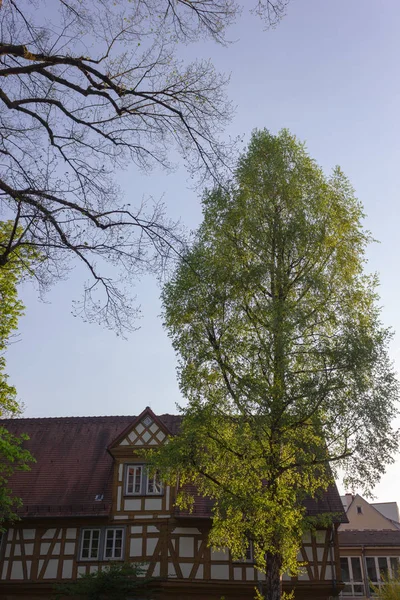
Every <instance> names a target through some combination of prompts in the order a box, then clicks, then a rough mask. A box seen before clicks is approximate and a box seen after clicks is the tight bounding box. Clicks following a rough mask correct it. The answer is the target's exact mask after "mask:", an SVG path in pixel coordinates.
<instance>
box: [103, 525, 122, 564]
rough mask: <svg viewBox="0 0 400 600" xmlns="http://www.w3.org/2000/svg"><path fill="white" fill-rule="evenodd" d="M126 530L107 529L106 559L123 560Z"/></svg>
mask: <svg viewBox="0 0 400 600" xmlns="http://www.w3.org/2000/svg"><path fill="white" fill-rule="evenodd" d="M123 538H124V530H123V529H122V528H121V529H120V528H113V529H106V535H105V546H104V558H105V559H106V560H109V559H111V560H118V559H119V558H122V542H123Z"/></svg>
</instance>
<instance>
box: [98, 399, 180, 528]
mask: <svg viewBox="0 0 400 600" xmlns="http://www.w3.org/2000/svg"><path fill="white" fill-rule="evenodd" d="M170 435H171V432H170V431H169V429H168V428H167V427H166V425H165V424H164V423H163V421H162V417H161V418H159V417H157V416H156V415H155V414H154V413H153V411H152V410H151V408H149V407H147V408H145V410H144V411H143V412H142V413H141V414H140V415H139V416H138V417H136V418H135V419H134V420H133V421H132V423H130V424H129V425H128V427H126V428H125V429H124V431H122V432H121V434H120V435H119V436H118V437H117V438H116V439H115V440H114V441H113V442H112V443H111V444H110V445H109V447H108V451H109V452H110V454H111V455H112V456H113V457H114V460H115V466H114V469H115V470H114V490H115V491H114V493H113V498H114V501H113V510H112V512H113V518H114V519H118V520H124V519H128V518H133V519H142V518H152V519H153V518H158V517H161V516H162V517H163V518H165V517H169V516H170V513H169V511H170V508H171V490H170V488H169V486H164V485H163V482H162V481H161V480H160V477H159V475H158V473H157V472H156V473H151V472H149V470H148V469H147V465H146V459H145V456H143V454H142V453H141V452H140V450H149V449H152V448H156V447H157V446H159V445H160V444H165V443H167V442H168V437H169V436H170Z"/></svg>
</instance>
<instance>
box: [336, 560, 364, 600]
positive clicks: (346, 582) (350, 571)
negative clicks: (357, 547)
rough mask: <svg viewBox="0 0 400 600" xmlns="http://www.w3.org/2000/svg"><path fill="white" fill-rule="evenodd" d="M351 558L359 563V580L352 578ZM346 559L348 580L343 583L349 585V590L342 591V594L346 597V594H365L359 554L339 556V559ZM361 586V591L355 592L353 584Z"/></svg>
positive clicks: (362, 567)
mask: <svg viewBox="0 0 400 600" xmlns="http://www.w3.org/2000/svg"><path fill="white" fill-rule="evenodd" d="M352 558H356V559H357V560H358V561H359V563H360V568H361V580H360V581H359V580H358V579H357V581H355V580H354V575H353V565H352V560H351V559H352ZM344 559H347V565H348V569H349V575H350V581H343V583H344V584H345V585H346V586H349V587H351V591H348V592H347V591H346V592H344V591H343V592H342V596H344V597H346V596H351V597H352V596H359V597H360V598H362V597H363V596H365V582H364V566H363V561H362V558H361V556H341V557H340V560H344ZM355 585H357V586H362V590H361V592H355V591H354V586H355Z"/></svg>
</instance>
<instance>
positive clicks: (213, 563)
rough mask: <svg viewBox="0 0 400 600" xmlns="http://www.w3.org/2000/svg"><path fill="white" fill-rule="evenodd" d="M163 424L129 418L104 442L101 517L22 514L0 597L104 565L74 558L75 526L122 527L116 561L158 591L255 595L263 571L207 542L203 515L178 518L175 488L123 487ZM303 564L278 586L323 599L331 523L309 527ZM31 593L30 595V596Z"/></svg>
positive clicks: (334, 563)
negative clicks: (109, 459)
mask: <svg viewBox="0 0 400 600" xmlns="http://www.w3.org/2000/svg"><path fill="white" fill-rule="evenodd" d="M166 439H167V435H166V431H165V429H164V428H163V426H162V425H161V424H160V423H158V422H156V421H155V419H154V418H152V419H146V417H144V418H143V421H141V422H139V423H135V424H133V426H132V427H131V428H130V429H128V430H126V431H124V432H123V434H121V436H120V438H119V439H118V440H116V442H115V444H114V445H113V446H112V447H111V448H110V449H109V451H110V452H111V454H112V456H113V458H114V473H113V484H112V485H113V494H112V508H111V512H110V515H109V517H107V518H105V517H104V518H102V519H101V518H89V517H86V518H83V517H82V518H80V519H76V518H75V519H74V518H67V517H66V518H64V519H62V518H59V519H58V520H57V519H55V520H50V519H47V520H44V519H42V520H39V519H31V520H24V521H21V522H19V523H18V524H16V525H15V526H14V527H11V528H10V529H9V530H8V531H7V533H6V534H5V536H4V540H3V543H2V548H1V551H0V597H1V598H2V600H3V599H4V600H12V599H14V598H19V599H21V598H34V597H41V598H46V597H47V598H49V597H51V595H52V592H53V587H54V584H55V583H57V582H60V581H72V580H75V579H77V578H78V577H79V576H81V575H83V574H86V573H93V572H95V571H97V570H99V569H103V568H104V567H105V566H106V565H107V564H108V561H107V560H105V559H104V553H103V552H102V553H101V554H100V555H99V557H98V558H96V559H92V560H89V559H82V558H81V543H82V532H83V530H84V529H90V528H101V529H102V530H103V528H110V527H111V528H113V527H118V528H123V531H124V544H123V555H122V556H121V560H123V561H126V562H131V563H141V564H142V565H143V566H144V568H145V571H146V574H147V575H148V576H149V577H154V578H160V584H159V585H160V586H161V587H162V593H161V594H160V595H158V596H157V598H158V599H159V600H163V598H174V599H175V600H179V599H182V600H183V599H185V600H188V599H189V598H190V599H192V598H198V599H199V600H206V599H207V600H220V598H221V596H224V597H225V598H226V599H227V600H228V599H229V600H236V598H237V599H238V600H239V598H240V599H241V600H244V599H246V598H248V599H249V600H250V599H251V600H253V599H254V588H255V587H256V586H260V585H262V582H263V580H264V579H265V577H264V575H263V574H262V573H260V572H259V571H257V570H256V569H255V567H254V564H253V563H252V562H250V561H248V562H246V561H242V562H236V561H233V560H232V557H231V555H230V553H229V552H228V551H227V550H219V551H215V550H212V549H211V548H210V547H209V545H208V533H209V529H210V525H211V520H210V519H209V518H197V517H194V516H186V517H178V516H177V515H176V513H175V512H174V500H175V489H174V488H171V487H169V486H166V487H165V488H164V489H163V490H162V493H161V494H160V495H156V494H152V495H149V494H147V493H146V490H143V493H142V492H141V493H140V495H132V494H130V495H129V494H127V488H126V481H125V477H126V468H127V465H133V464H136V465H139V464H143V460H144V458H143V456H142V455H141V453H140V452H138V450H139V449H140V450H141V449H142V448H151V447H154V446H156V445H157V444H163V443H165V442H166ZM298 560H299V561H300V562H301V563H303V567H302V569H301V572H300V573H299V575H298V577H296V578H290V577H289V576H284V577H283V586H284V588H285V589H293V587H294V588H295V589H296V600H301V599H302V598H304V599H306V598H307V599H308V598H310V597H312V598H313V599H315V600H319V599H320V600H327V599H328V598H329V597H330V596H332V595H334V594H335V591H337V587H335V586H336V585H337V582H338V581H340V571H339V552H338V545H337V531H336V528H335V527H328V528H326V529H321V530H317V531H315V532H313V533H311V532H309V533H307V534H306V535H305V536H304V539H303V545H302V547H301V549H300V551H299V554H298ZM35 595H36V596H35Z"/></svg>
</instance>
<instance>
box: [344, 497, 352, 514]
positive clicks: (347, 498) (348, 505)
mask: <svg viewBox="0 0 400 600" xmlns="http://www.w3.org/2000/svg"><path fill="white" fill-rule="evenodd" d="M344 497H345V498H346V501H345V502H346V507H345V509H346V512H347V511H348V510H349V507H350V504H351V503H352V502H353V499H354V496H353V494H345V496H344Z"/></svg>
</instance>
